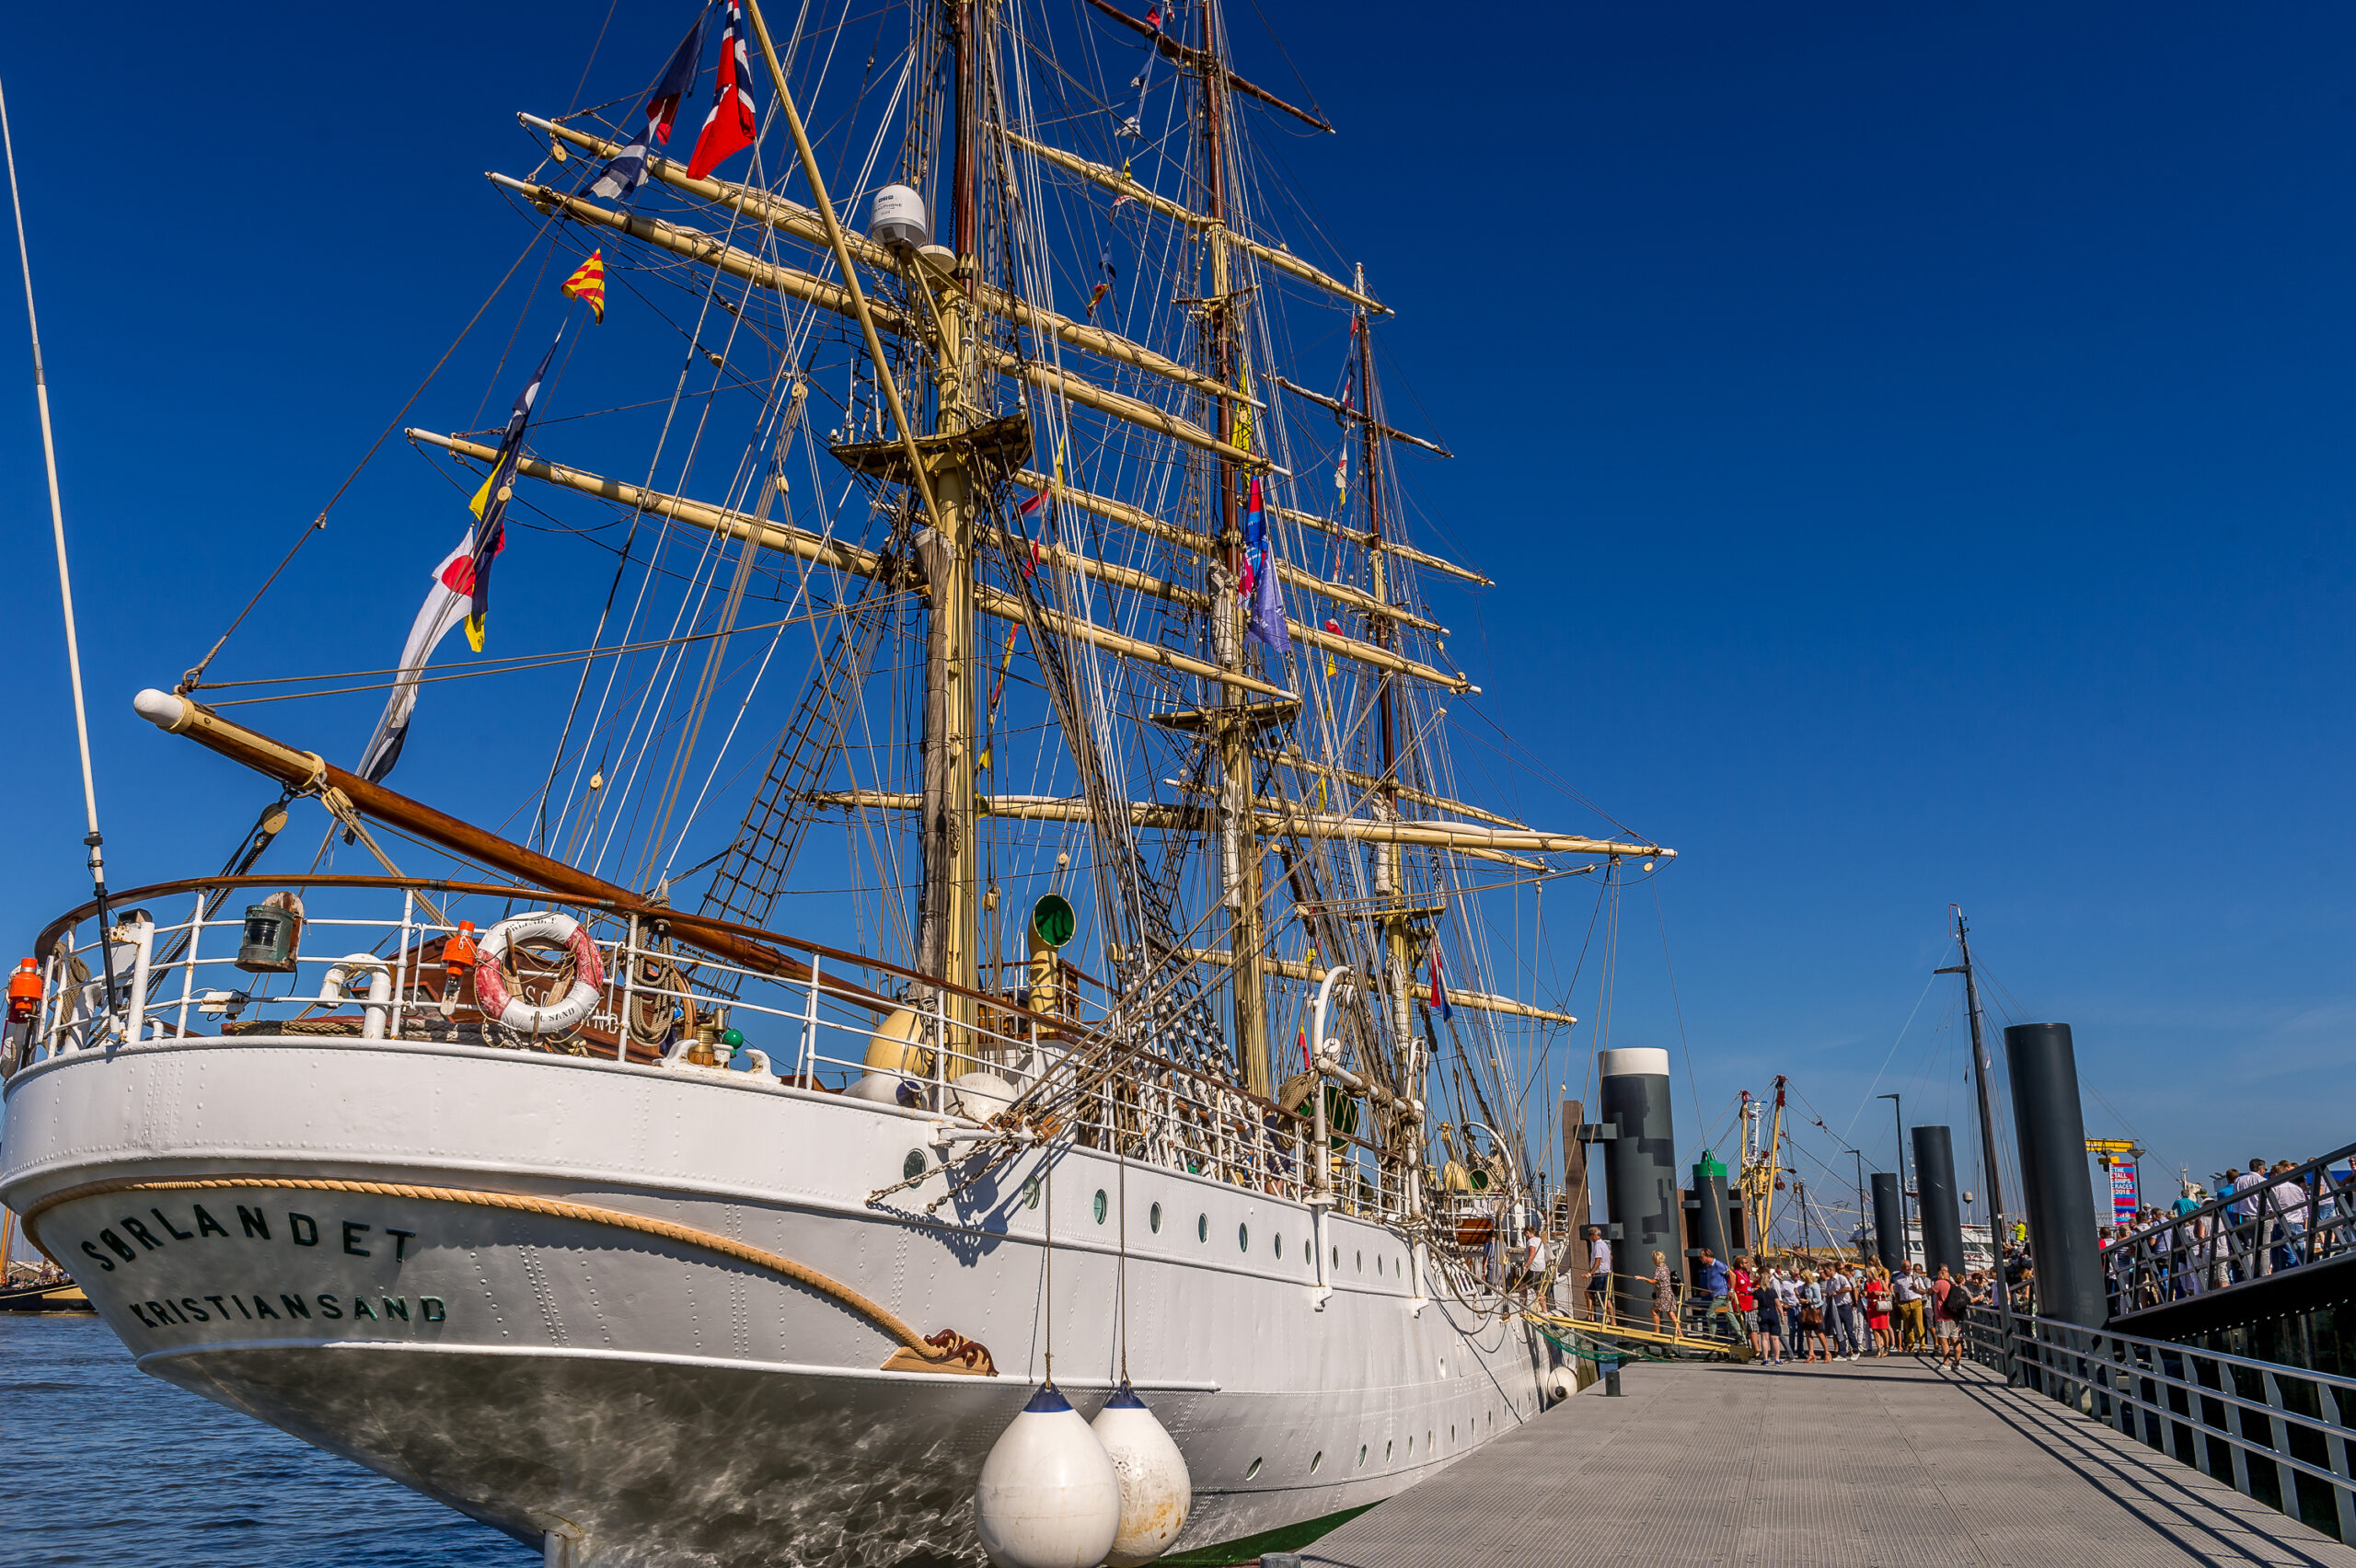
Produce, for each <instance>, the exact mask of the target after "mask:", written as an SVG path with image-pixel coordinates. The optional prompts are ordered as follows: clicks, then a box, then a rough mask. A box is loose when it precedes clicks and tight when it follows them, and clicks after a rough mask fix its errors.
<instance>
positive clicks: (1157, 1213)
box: [1145, 1204, 1161, 1232]
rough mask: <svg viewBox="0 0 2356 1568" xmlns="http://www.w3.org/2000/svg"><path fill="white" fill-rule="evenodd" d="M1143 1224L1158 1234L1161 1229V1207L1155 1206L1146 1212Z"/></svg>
mask: <svg viewBox="0 0 2356 1568" xmlns="http://www.w3.org/2000/svg"><path fill="white" fill-rule="evenodd" d="M1145 1222H1146V1223H1147V1224H1148V1225H1150V1226H1152V1227H1153V1228H1154V1229H1155V1230H1156V1231H1157V1232H1159V1231H1160V1230H1161V1205H1160V1204H1156V1205H1153V1207H1152V1208H1150V1209H1149V1210H1147V1211H1146V1216H1145Z"/></svg>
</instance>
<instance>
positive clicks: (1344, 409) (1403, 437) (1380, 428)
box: [1268, 375, 1456, 457]
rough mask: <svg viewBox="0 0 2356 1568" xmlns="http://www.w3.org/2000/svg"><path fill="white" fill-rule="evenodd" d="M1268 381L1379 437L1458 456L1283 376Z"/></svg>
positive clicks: (1429, 450) (1444, 454)
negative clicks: (1371, 430)
mask: <svg viewBox="0 0 2356 1568" xmlns="http://www.w3.org/2000/svg"><path fill="white" fill-rule="evenodd" d="M1268 379H1269V380H1271V381H1273V382H1275V383H1276V385H1277V386H1281V387H1283V388H1284V389H1285V390H1286V391H1288V392H1289V393H1291V394H1293V395H1294V396H1295V397H1297V398H1308V399H1309V400H1310V401H1311V402H1312V403H1315V404H1316V405H1318V406H1319V407H1320V408H1324V409H1333V410H1334V412H1335V413H1337V414H1340V415H1342V416H1343V417H1344V418H1345V419H1352V420H1356V421H1359V422H1360V423H1362V424H1370V425H1372V426H1373V427H1374V433H1375V434H1377V435H1381V436H1388V437H1389V438H1390V439H1391V440H1392V441H1403V442H1405V443H1406V444H1408V445H1410V446H1420V447H1422V448H1423V449H1424V450H1425V451H1426V452H1436V453H1438V455H1440V456H1442V457H1453V456H1455V455H1456V454H1455V453H1453V452H1450V451H1449V449H1448V448H1447V447H1445V446H1442V445H1441V444H1439V443H1438V442H1437V441H1426V440H1425V439H1424V438H1423V437H1422V436H1420V435H1409V434H1408V433H1407V432H1405V431H1403V430H1392V428H1391V427H1390V426H1389V425H1387V424H1384V423H1383V422H1382V421H1380V420H1369V419H1368V418H1367V417H1366V416H1365V415H1364V414H1362V413H1360V412H1358V411H1357V409H1353V408H1350V407H1348V406H1347V405H1346V404H1345V403H1344V402H1343V401H1342V400H1341V399H1340V398H1328V397H1326V396H1325V395H1324V394H1323V393H1322V392H1311V390H1310V389H1309V388H1308V387H1306V386H1299V384H1297V383H1295V382H1291V381H1288V380H1286V379H1285V378H1284V377H1283V376H1281V375H1270V376H1269V377H1268Z"/></svg>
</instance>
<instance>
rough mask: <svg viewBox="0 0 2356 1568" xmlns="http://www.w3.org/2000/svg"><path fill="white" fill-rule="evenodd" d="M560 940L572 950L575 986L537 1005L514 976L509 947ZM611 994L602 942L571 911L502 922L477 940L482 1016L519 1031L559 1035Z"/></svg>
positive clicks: (477, 997)
mask: <svg viewBox="0 0 2356 1568" xmlns="http://www.w3.org/2000/svg"><path fill="white" fill-rule="evenodd" d="M525 941H543V942H555V943H557V944H559V945H560V946H562V947H564V948H565V949H567V950H568V951H571V952H572V989H571V990H569V991H567V992H566V993H565V994H564V999H563V1000H561V1001H557V1002H549V1003H546V1004H544V1005H542V1006H539V1007H534V1006H533V1005H532V1004H531V1003H529V1002H526V1001H525V1000H524V999H523V998H521V997H517V996H516V995H515V994H514V989H513V987H512V986H511V984H510V982H509V980H508V977H507V970H506V959H507V953H508V950H509V949H511V948H513V947H514V945H515V944H516V943H517V942H525ZM605 994H606V966H605V963H604V962H603V961H602V960H600V959H599V958H598V956H597V944H596V943H595V942H594V941H592V940H590V939H589V933H588V932H586V931H584V930H583V929H582V928H581V922H580V921H578V920H575V919H574V918H573V917H572V916H570V915H559V914H557V913H555V912H554V911H552V910H546V911H542V912H541V913H539V914H537V915H517V916H514V917H512V918H509V919H505V920H502V921H501V922H500V923H499V924H498V925H496V926H493V927H492V928H491V929H490V930H488V931H485V932H484V933H483V934H482V935H481V936H479V937H478V938H476V939H475V1002H476V1005H477V1006H479V1007H480V1008H481V1009H482V1015H483V1017H485V1018H487V1019H491V1020H496V1021H497V1022H498V1023H499V1025H500V1026H501V1027H502V1028H504V1029H510V1030H513V1031H514V1032H516V1033H518V1034H558V1033H561V1032H563V1031H565V1030H568V1029H572V1028H575V1027H577V1026H578V1025H580V1024H581V1023H583V1022H584V1021H585V1020H587V1019H588V1017H589V1015H590V1014H591V1013H593V1012H595V1011H596V1010H597V1003H598V1001H599V999H600V998H601V997H604V996H605Z"/></svg>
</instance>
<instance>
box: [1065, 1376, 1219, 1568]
mask: <svg viewBox="0 0 2356 1568" xmlns="http://www.w3.org/2000/svg"><path fill="white" fill-rule="evenodd" d="M1090 1429H1091V1431H1093V1432H1094V1433H1095V1434H1096V1440H1097V1442H1099V1443H1100V1444H1102V1445H1103V1448H1104V1455H1105V1457H1106V1458H1109V1459H1111V1460H1112V1461H1113V1473H1114V1475H1115V1476H1117V1477H1118V1478H1119V1479H1120V1482H1121V1529H1120V1533H1119V1534H1118V1535H1116V1536H1114V1538H1113V1550H1112V1551H1111V1552H1110V1553H1108V1554H1107V1555H1106V1556H1105V1559H1104V1561H1105V1562H1108V1563H1110V1564H1111V1565H1112V1568H1145V1564H1147V1563H1149V1562H1152V1561H1153V1560H1154V1559H1155V1558H1157V1557H1160V1556H1161V1554H1162V1553H1163V1552H1165V1551H1169V1550H1170V1543H1171V1542H1172V1541H1174V1540H1176V1539H1178V1532H1179V1531H1180V1530H1183V1529H1184V1528H1186V1512H1187V1510H1188V1509H1190V1508H1192V1507H1193V1506H1194V1505H1195V1481H1194V1477H1193V1476H1191V1475H1189V1474H1188V1473H1187V1470H1186V1456H1185V1455H1184V1454H1182V1453H1180V1452H1179V1451H1178V1445H1177V1444H1176V1443H1175V1442H1173V1441H1172V1439H1171V1436H1170V1434H1169V1433H1168V1432H1167V1431H1165V1430H1163V1428H1162V1425H1161V1422H1159V1421H1157V1420H1155V1419H1154V1415H1153V1412H1151V1411H1150V1410H1148V1409H1147V1408H1146V1403H1145V1401H1143V1400H1141V1399H1139V1398H1138V1396H1137V1390H1136V1389H1132V1388H1130V1387H1129V1386H1128V1384H1126V1383H1123V1384H1122V1385H1121V1386H1120V1388H1118V1389H1115V1390H1114V1394H1113V1397H1112V1398H1111V1399H1109V1400H1107V1401H1104V1408H1103V1410H1101V1411H1099V1412H1097V1415H1096V1419H1095V1421H1094V1422H1092V1423H1091V1424H1090Z"/></svg>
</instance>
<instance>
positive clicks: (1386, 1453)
mask: <svg viewBox="0 0 2356 1568" xmlns="http://www.w3.org/2000/svg"><path fill="white" fill-rule="evenodd" d="M1398 1441H1399V1440H1398V1439H1397V1438H1396V1437H1386V1438H1384V1439H1383V1440H1382V1462H1383V1463H1384V1464H1386V1465H1387V1464H1389V1463H1390V1462H1391V1450H1392V1447H1393V1446H1394V1445H1395V1444H1396V1443H1397V1442H1398Z"/></svg>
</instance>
